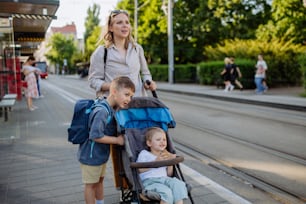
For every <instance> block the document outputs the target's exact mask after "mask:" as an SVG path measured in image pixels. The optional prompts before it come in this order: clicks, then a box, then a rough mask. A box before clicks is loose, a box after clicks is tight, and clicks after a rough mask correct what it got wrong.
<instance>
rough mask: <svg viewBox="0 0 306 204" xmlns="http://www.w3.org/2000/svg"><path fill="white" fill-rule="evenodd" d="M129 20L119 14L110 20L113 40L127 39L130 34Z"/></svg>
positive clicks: (122, 14)
mask: <svg viewBox="0 0 306 204" xmlns="http://www.w3.org/2000/svg"><path fill="white" fill-rule="evenodd" d="M130 29H131V25H130V20H129V17H128V16H127V15H126V14H124V13H119V14H118V15H116V16H114V17H113V18H112V24H111V25H110V29H109V30H110V31H111V32H113V35H114V37H115V38H127V37H128V36H129V34H130Z"/></svg>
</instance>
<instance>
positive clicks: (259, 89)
mask: <svg viewBox="0 0 306 204" xmlns="http://www.w3.org/2000/svg"><path fill="white" fill-rule="evenodd" d="M255 67H256V73H255V79H254V81H255V85H256V93H257V94H262V93H264V92H266V91H267V90H268V86H267V82H266V71H267V70H268V66H267V63H266V62H265V60H264V59H263V56H262V55H261V54H260V55H258V61H257V63H256V65H255Z"/></svg>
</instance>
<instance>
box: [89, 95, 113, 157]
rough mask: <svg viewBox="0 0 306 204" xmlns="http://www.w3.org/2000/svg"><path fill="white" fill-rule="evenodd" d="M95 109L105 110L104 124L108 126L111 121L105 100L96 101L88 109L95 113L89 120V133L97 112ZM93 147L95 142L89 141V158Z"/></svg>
mask: <svg viewBox="0 0 306 204" xmlns="http://www.w3.org/2000/svg"><path fill="white" fill-rule="evenodd" d="M97 107H102V108H104V110H106V112H107V114H108V116H107V121H106V124H109V123H110V121H111V120H112V116H111V111H110V109H109V106H108V105H107V104H106V102H105V99H103V100H101V99H96V100H95V102H94V103H93V104H92V106H91V108H90V109H91V111H95V112H94V113H93V114H94V115H93V116H92V118H91V120H90V121H89V125H88V131H90V127H91V123H92V120H93V118H94V117H95V114H96V113H97V110H96V109H95V108H97ZM94 146H95V141H94V140H91V143H90V155H89V157H90V158H92V152H93V149H94Z"/></svg>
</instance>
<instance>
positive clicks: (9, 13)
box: [0, 0, 59, 111]
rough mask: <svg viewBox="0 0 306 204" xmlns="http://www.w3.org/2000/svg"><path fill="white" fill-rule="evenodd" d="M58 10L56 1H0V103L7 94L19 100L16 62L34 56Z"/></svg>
mask: <svg viewBox="0 0 306 204" xmlns="http://www.w3.org/2000/svg"><path fill="white" fill-rule="evenodd" d="M58 8H59V0H39V1H38V0H0V104H1V102H2V101H3V100H4V99H5V97H4V96H5V95H7V94H16V96H17V97H16V99H17V100H21V99H22V95H21V86H22V82H21V73H20V70H21V60H20V59H21V58H22V57H26V56H30V55H33V54H34V51H35V50H36V49H37V48H38V46H39V45H40V43H41V42H42V41H43V40H44V39H45V34H46V31H47V29H48V27H49V26H50V24H51V22H52V20H55V19H56V16H55V13H56V11H57V9H58ZM0 108H1V107H0ZM0 111H2V109H1V110H0Z"/></svg>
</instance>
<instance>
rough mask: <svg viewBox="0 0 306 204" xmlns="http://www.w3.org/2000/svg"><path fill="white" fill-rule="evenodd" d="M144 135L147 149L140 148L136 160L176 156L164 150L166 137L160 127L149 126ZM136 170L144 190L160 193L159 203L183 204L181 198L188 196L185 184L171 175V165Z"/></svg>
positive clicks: (165, 158)
mask: <svg viewBox="0 0 306 204" xmlns="http://www.w3.org/2000/svg"><path fill="white" fill-rule="evenodd" d="M145 137H146V144H147V147H148V149H149V150H146V149H144V150H142V151H141V152H140V153H139V155H138V158H137V161H136V162H152V161H161V160H167V159H174V158H175V157H176V154H172V153H170V152H168V151H167V150H166V147H167V138H166V134H165V132H164V130H162V129H161V128H158V127H152V128H149V129H148V130H147V132H146V135H145ZM138 171H139V172H140V174H139V176H140V179H141V181H142V183H143V186H144V188H145V190H150V191H153V192H157V193H158V194H159V195H160V197H161V201H160V204H166V203H168V204H172V203H175V204H183V199H187V198H188V195H187V188H186V184H185V183H184V182H183V181H181V180H179V179H177V178H176V177H171V176H172V175H173V166H162V167H159V168H139V169H138Z"/></svg>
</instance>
